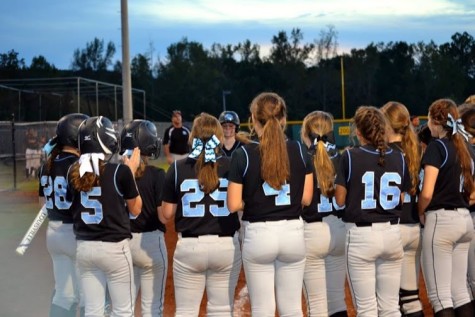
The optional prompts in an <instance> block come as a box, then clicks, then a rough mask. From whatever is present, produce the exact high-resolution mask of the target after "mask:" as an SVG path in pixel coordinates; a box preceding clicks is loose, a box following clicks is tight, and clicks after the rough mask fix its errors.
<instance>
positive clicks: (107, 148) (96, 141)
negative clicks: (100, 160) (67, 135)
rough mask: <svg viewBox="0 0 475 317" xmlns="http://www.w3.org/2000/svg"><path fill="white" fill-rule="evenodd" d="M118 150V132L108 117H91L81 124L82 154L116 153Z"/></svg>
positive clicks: (80, 141) (80, 150)
mask: <svg viewBox="0 0 475 317" xmlns="http://www.w3.org/2000/svg"><path fill="white" fill-rule="evenodd" d="M118 150H119V140H118V133H117V131H115V129H114V125H113V124H112V122H111V121H110V120H109V119H108V118H106V117H103V116H99V117H91V118H88V119H86V120H85V121H83V123H82V124H81V125H80V126H79V152H81V154H84V153H104V154H115V153H117V152H118Z"/></svg>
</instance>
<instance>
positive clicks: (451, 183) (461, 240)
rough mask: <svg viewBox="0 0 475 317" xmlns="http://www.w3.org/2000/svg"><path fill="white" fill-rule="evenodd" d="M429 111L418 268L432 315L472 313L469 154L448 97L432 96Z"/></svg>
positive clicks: (421, 194)
mask: <svg viewBox="0 0 475 317" xmlns="http://www.w3.org/2000/svg"><path fill="white" fill-rule="evenodd" d="M428 117H429V121H428V125H429V129H430V131H431V133H432V136H433V137H434V138H435V140H433V141H432V142H430V143H429V145H428V146H427V149H426V151H425V153H424V156H423V157H422V162H421V166H422V168H423V171H424V177H423V183H422V190H421V193H420V195H419V203H418V209H419V216H420V218H421V222H422V223H423V224H425V226H424V232H423V238H422V272H423V273H424V279H425V283H426V288H427V293H428V296H429V300H430V302H431V304H432V307H433V308H434V311H435V316H455V315H456V316H473V315H474V312H473V307H472V304H471V302H470V296H469V293H468V290H467V286H466V281H467V261H468V249H469V246H470V241H471V240H472V236H473V230H474V229H473V222H472V218H471V217H470V212H469V210H468V207H469V200H470V202H471V203H473V202H474V201H473V198H474V197H475V195H473V193H474V192H475V186H474V182H473V160H472V158H471V154H470V151H469V149H468V146H467V144H466V142H465V140H464V136H467V135H466V132H465V129H464V128H463V125H462V123H461V121H460V120H459V114H458V111H457V107H456V105H455V103H454V102H453V101H452V100H450V99H439V100H436V101H435V102H433V103H432V105H431V106H430V108H429V115H428ZM457 189H459V190H457ZM471 195H473V196H471ZM454 311H455V313H454Z"/></svg>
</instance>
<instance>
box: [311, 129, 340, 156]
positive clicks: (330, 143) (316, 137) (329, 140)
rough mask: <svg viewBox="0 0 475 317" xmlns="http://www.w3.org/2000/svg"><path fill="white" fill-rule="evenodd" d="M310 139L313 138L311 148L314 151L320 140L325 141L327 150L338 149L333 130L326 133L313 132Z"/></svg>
mask: <svg viewBox="0 0 475 317" xmlns="http://www.w3.org/2000/svg"><path fill="white" fill-rule="evenodd" d="M310 140H312V146H311V147H310V149H311V150H313V151H315V150H316V148H317V144H318V142H320V141H322V142H323V145H324V146H325V150H326V151H327V152H330V151H331V150H336V145H335V138H334V137H333V131H331V132H329V133H327V134H324V135H320V134H314V133H311V134H310Z"/></svg>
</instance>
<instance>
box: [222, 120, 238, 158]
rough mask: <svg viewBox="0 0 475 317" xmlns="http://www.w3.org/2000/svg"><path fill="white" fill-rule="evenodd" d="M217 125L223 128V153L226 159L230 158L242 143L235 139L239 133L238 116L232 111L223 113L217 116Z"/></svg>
mask: <svg viewBox="0 0 475 317" xmlns="http://www.w3.org/2000/svg"><path fill="white" fill-rule="evenodd" d="M218 120H219V123H221V126H222V127H223V133H224V141H223V147H222V148H223V153H224V155H226V156H227V157H231V156H232V155H233V153H234V151H236V150H237V149H238V148H240V147H241V146H243V143H242V142H241V141H240V140H238V139H237V138H236V134H237V133H238V131H239V125H240V124H241V123H240V121H239V116H238V115H237V113H236V112H234V111H223V112H222V113H221V114H220V115H219V119H218Z"/></svg>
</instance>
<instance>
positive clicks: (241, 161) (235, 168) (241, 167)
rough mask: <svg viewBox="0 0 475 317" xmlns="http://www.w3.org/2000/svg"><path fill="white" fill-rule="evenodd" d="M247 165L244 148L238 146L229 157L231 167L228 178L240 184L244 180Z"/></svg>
mask: <svg viewBox="0 0 475 317" xmlns="http://www.w3.org/2000/svg"><path fill="white" fill-rule="evenodd" d="M246 166H247V156H246V153H245V152H244V149H243V148H242V147H240V148H239V149H237V150H236V151H235V152H234V153H233V155H232V157H231V167H230V168H229V176H228V180H229V181H231V182H233V183H237V184H242V183H243V181H244V172H245V171H246Z"/></svg>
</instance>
